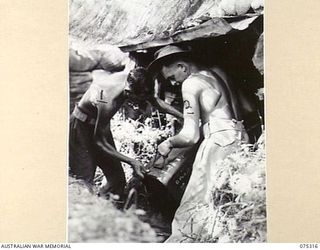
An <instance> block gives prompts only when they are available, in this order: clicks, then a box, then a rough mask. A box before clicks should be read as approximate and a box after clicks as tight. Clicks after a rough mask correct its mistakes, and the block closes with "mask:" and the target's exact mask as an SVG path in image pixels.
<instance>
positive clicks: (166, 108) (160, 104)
mask: <svg viewBox="0 0 320 250" xmlns="http://www.w3.org/2000/svg"><path fill="white" fill-rule="evenodd" d="M150 102H151V104H152V105H153V106H155V107H157V108H158V109H159V110H160V111H161V112H163V113H168V114H170V115H173V116H174V117H176V118H179V119H182V120H183V114H182V113H181V112H180V111H178V110H177V109H175V108H174V107H172V106H171V105H169V104H168V103H166V102H165V101H163V100H161V99H160V98H158V97H152V98H150Z"/></svg>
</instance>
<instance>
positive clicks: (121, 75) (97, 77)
mask: <svg viewBox="0 0 320 250" xmlns="http://www.w3.org/2000/svg"><path fill="white" fill-rule="evenodd" d="M92 78H93V84H94V85H96V86H99V87H100V88H102V89H113V88H117V87H120V88H123V87H124V85H125V81H126V78H127V74H126V73H125V72H123V71H121V72H116V73H110V72H108V71H105V70H94V71H93V72H92Z"/></svg>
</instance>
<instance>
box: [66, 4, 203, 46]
mask: <svg viewBox="0 0 320 250" xmlns="http://www.w3.org/2000/svg"><path fill="white" fill-rule="evenodd" d="M202 2H203V0H189V1H186V0H175V1H172V0H130V1H123V0H92V1H84V0H70V2H69V13H70V26H69V30H70V35H71V36H72V37H73V38H76V39H80V40H82V41H86V42H88V43H90V42H93V41H94V42H95V43H98V44H102V43H109V44H116V45H124V44H130V43H134V42H135V41H136V40H137V39H139V41H147V40H154V39H157V38H158V37H159V36H163V35H164V34H163V33H165V35H170V34H172V33H173V32H174V30H175V29H176V28H177V27H178V26H179V25H181V23H182V22H183V20H184V19H185V18H186V17H188V16H190V15H192V14H194V13H195V12H196V11H197V10H198V9H199V7H200V6H201V4H202ZM159 31H161V32H160V33H159Z"/></svg>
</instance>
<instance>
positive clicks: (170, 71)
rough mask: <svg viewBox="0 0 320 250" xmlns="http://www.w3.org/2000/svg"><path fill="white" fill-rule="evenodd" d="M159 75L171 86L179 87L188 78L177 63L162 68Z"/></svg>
mask: <svg viewBox="0 0 320 250" xmlns="http://www.w3.org/2000/svg"><path fill="white" fill-rule="evenodd" d="M161 73H162V75H163V77H164V78H165V79H166V80H168V81H170V83H171V84H172V85H173V86H176V85H181V84H182V83H183V82H184V80H185V79H187V77H188V74H187V72H186V70H185V67H184V66H183V65H182V64H179V63H173V64H171V65H169V66H163V67H162V70H161Z"/></svg>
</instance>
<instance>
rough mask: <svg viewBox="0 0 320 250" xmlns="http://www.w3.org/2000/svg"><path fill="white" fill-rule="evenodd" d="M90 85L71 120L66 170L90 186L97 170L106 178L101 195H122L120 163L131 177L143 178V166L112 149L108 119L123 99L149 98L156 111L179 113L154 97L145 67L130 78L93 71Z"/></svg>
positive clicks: (113, 147) (122, 177)
mask: <svg viewBox="0 0 320 250" xmlns="http://www.w3.org/2000/svg"><path fill="white" fill-rule="evenodd" d="M92 76H93V83H92V85H91V86H90V87H89V89H88V90H87V91H86V93H85V94H84V95H83V97H82V98H81V100H80V102H79V103H78V105H77V106H76V107H75V109H74V111H73V113H72V115H71V117H70V132H69V171H70V174H71V175H72V176H74V177H76V178H78V179H82V180H84V181H85V182H86V183H87V184H89V186H91V185H92V184H93V180H94V175H95V171H96V167H97V166H99V167H100V168H101V170H102V171H103V173H104V175H105V176H106V178H107V185H106V186H105V187H104V188H103V193H113V194H117V195H119V196H120V197H122V195H123V191H124V187H125V184H126V181H125V175H124V172H123V169H122V166H121V161H122V162H126V163H128V164H129V165H131V166H132V168H133V173H134V175H136V176H138V177H143V173H142V167H143V166H142V163H141V162H139V161H137V160H135V159H132V158H129V157H127V156H125V155H123V154H121V153H119V152H118V151H117V150H116V149H115V145H114V141H113V137H112V134H111V131H110V120H111V118H112V117H113V115H114V114H115V113H116V112H117V111H118V110H119V108H120V107H121V105H122V104H123V103H124V101H125V100H126V99H131V100H133V101H137V100H138V101H141V100H144V101H146V100H147V99H149V100H150V101H151V102H152V103H153V104H154V105H156V106H157V107H158V108H159V109H161V110H165V111H166V112H168V113H171V114H173V115H176V116H178V117H179V116H180V117H182V114H181V113H180V112H178V111H176V110H175V109H172V108H171V107H170V106H168V105H166V103H164V101H161V100H158V99H157V100H156V99H155V98H153V95H152V94H153V87H152V80H151V78H150V76H149V75H148V73H147V71H146V70H145V69H144V68H136V69H133V70H132V71H130V73H129V75H128V74H127V73H126V72H124V71H122V72H117V73H113V74H110V73H108V72H106V71H104V70H95V71H93V72H92Z"/></svg>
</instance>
